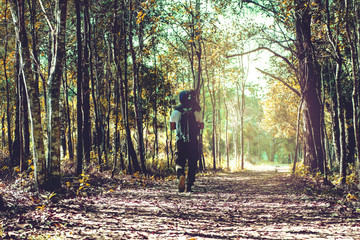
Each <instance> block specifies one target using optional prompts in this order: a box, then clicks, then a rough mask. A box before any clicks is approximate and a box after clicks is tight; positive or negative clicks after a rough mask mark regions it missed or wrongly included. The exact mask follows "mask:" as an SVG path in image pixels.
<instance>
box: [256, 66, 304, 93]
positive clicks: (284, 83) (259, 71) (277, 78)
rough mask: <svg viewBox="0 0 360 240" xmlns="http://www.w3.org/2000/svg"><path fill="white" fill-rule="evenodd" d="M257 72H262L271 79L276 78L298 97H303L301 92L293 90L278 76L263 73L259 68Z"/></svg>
mask: <svg viewBox="0 0 360 240" xmlns="http://www.w3.org/2000/svg"><path fill="white" fill-rule="evenodd" d="M256 70H258V71H259V72H261V73H262V74H265V75H267V76H269V77H272V78H274V79H276V80H278V81H280V82H282V83H283V84H284V85H285V86H286V87H288V88H289V89H290V90H291V91H293V92H294V93H295V94H296V95H298V96H299V97H301V94H300V92H299V91H298V90H296V89H295V88H293V87H292V86H290V85H289V84H288V83H287V82H286V81H285V80H284V79H282V78H279V77H276V76H274V75H273V74H271V73H268V72H265V71H263V70H261V69H259V68H256Z"/></svg>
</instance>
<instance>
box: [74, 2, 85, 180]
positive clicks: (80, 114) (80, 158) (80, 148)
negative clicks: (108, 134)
mask: <svg viewBox="0 0 360 240" xmlns="http://www.w3.org/2000/svg"><path fill="white" fill-rule="evenodd" d="M75 8H76V39H77V83H76V90H77V93H76V95H77V96H76V99H77V104H76V106H77V148H76V154H77V166H76V175H80V174H82V171H83V157H84V155H83V154H84V150H83V103H82V100H83V94H82V78H83V70H82V40H81V9H80V1H75Z"/></svg>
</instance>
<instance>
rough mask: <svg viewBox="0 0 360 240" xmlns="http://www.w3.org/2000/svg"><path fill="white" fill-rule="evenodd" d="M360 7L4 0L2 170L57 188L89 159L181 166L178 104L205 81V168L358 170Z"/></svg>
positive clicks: (0, 10)
mask: <svg viewBox="0 0 360 240" xmlns="http://www.w3.org/2000/svg"><path fill="white" fill-rule="evenodd" d="M359 7H360V2H359V1H358V0H345V1H343V0H333V1H329V0H293V1H290V0H262V1H258V0H242V1H232V0H206V1H204V0H186V1H177V0H167V1H165V0H146V1H145V0H120V1H118V0H99V1H91V0H82V1H80V0H79V1H71V0H69V1H68V0H50V1H49V0H48V1H42V0H1V4H0V29H1V31H0V35H1V39H2V40H1V42H0V45H1V50H0V66H1V68H0V85H1V86H0V97H1V100H0V101H1V106H2V107H1V109H0V111H1V116H2V117H1V126H2V127H1V129H2V130H1V134H0V139H1V144H2V148H1V161H0V164H1V166H0V167H1V170H0V171H2V172H5V171H9V170H10V171H13V172H15V173H16V172H22V173H25V174H27V175H29V176H31V179H33V181H34V183H35V184H36V186H37V187H38V188H40V189H50V190H56V189H58V188H60V187H61V184H62V183H61V179H62V178H63V177H64V176H75V177H77V176H83V174H84V173H89V172H91V171H100V172H102V171H108V172H110V173H111V174H112V175H113V176H114V175H117V174H130V173H137V172H138V173H149V174H155V173H157V172H163V171H168V172H171V171H173V170H172V169H173V168H174V152H175V145H174V141H175V138H174V132H172V131H171V130H170V127H169V117H170V114H171V111H172V109H173V107H174V106H175V105H177V104H178V102H177V101H178V94H179V92H180V91H182V90H184V89H196V90H197V92H198V93H199V101H200V106H201V107H202V109H203V118H204V123H205V128H204V130H203V132H202V156H201V159H200V161H199V167H200V169H231V170H238V169H244V168H246V166H247V164H248V165H250V164H251V165H256V164H260V163H262V162H265V161H268V162H276V163H277V164H282V163H284V164H290V163H292V164H293V166H294V170H295V168H296V167H297V168H302V169H305V170H306V171H307V172H309V173H319V174H322V175H323V176H324V177H326V178H328V177H331V179H332V180H334V181H335V182H337V183H339V184H340V185H342V186H344V185H346V184H352V183H356V181H357V180H356V179H358V174H359V170H360V168H359V151H360V132H359V127H360V125H359V124H360V121H359V113H360V111H359V63H360V9H359ZM264 56H269V58H268V59H267V58H264ZM262 58H264V59H266V61H261V59H262ZM264 59H263V60H264ZM260 63H261V64H260ZM254 71H256V76H257V77H256V79H254V78H252V76H254V73H253V72H254ZM305 170H304V171H305Z"/></svg>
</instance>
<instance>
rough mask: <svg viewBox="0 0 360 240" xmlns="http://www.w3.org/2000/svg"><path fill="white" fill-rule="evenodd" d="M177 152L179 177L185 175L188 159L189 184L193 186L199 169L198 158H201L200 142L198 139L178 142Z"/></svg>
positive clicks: (176, 160) (177, 172)
mask: <svg viewBox="0 0 360 240" xmlns="http://www.w3.org/2000/svg"><path fill="white" fill-rule="evenodd" d="M176 147H177V152H176V153H175V163H176V165H178V166H177V170H176V174H177V176H178V178H179V177H180V176H181V175H185V165H186V161H187V163H188V176H187V185H188V186H192V185H193V184H194V182H195V173H196V169H197V160H198V158H199V150H198V148H199V144H198V142H197V141H193V142H183V141H182V140H178V141H177V142H176Z"/></svg>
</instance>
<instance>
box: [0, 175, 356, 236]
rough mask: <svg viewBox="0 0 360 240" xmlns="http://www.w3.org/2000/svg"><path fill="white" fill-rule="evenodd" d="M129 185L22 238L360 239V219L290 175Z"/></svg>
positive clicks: (57, 211)
mask: <svg viewBox="0 0 360 240" xmlns="http://www.w3.org/2000/svg"><path fill="white" fill-rule="evenodd" d="M129 183H131V184H130V185H128V186H126V184H124V185H123V186H121V187H118V188H116V189H111V190H109V191H105V192H103V193H102V194H98V195H93V196H89V197H84V198H82V199H78V198H73V199H65V200H60V201H59V202H58V203H56V204H52V205H51V206H48V207H47V210H44V211H42V212H41V213H38V214H41V216H40V218H41V217H42V218H43V219H45V220H44V222H43V223H42V225H41V224H39V225H38V226H36V225H34V224H33V228H32V229H31V228H25V230H23V231H22V232H21V235H18V236H17V237H21V236H22V237H24V236H27V237H29V236H33V237H36V235H37V234H41V235H43V236H44V235H46V236H53V237H55V236H56V237H57V238H55V239H360V214H359V212H357V211H356V210H355V211H354V210H351V209H350V208H347V207H346V206H345V205H340V204H338V203H337V200H336V199H332V198H331V197H328V196H327V197H326V196H324V197H322V196H319V195H318V194H315V193H313V192H306V190H308V189H307V187H306V186H305V185H306V183H304V184H303V185H302V183H301V182H298V181H293V180H291V178H290V177H289V176H288V175H287V174H285V173H276V172H275V171H245V172H239V173H217V174H214V175H203V176H200V177H198V178H197V182H196V186H195V187H194V191H195V192H194V193H191V194H190V193H181V194H180V193H178V192H177V189H176V181H175V180H157V181H155V180H154V181H151V182H149V181H148V182H146V183H145V182H142V181H137V180H136V179H135V180H134V179H132V180H131V179H130V180H129ZM299 185H300V186H299ZM305 193H306V194H305ZM28 214H30V213H28ZM24 218H26V216H24ZM47 222H48V223H49V224H46V223H47ZM12 234H16V233H14V231H13V232H12ZM18 234H20V233H18ZM6 236H8V237H9V238H11V236H12V235H11V234H8V235H6V233H5V238H6ZM12 237H13V238H16V236H14V235H13V236H12Z"/></svg>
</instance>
